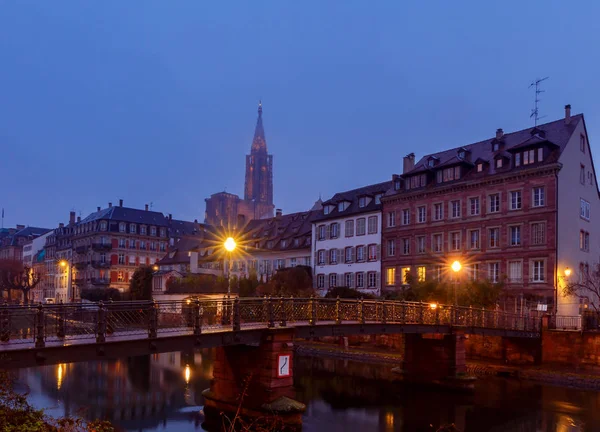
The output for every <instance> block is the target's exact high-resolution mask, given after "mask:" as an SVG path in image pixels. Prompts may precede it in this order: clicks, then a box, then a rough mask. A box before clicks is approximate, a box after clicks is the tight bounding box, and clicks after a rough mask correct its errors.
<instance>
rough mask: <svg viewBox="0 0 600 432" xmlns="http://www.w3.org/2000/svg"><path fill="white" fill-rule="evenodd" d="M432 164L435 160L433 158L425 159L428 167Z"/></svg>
mask: <svg viewBox="0 0 600 432" xmlns="http://www.w3.org/2000/svg"><path fill="white" fill-rule="evenodd" d="M434 165H435V160H434V159H433V158H431V159H429V160H428V161H427V166H428V167H430V168H431V167H433V166H434Z"/></svg>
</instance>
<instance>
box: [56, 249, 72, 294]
mask: <svg viewBox="0 0 600 432" xmlns="http://www.w3.org/2000/svg"><path fill="white" fill-rule="evenodd" d="M58 264H59V265H60V266H61V267H62V268H63V269H64V268H66V269H67V299H68V300H69V301H70V302H71V303H73V302H74V301H75V293H74V292H73V264H72V263H71V260H70V259H61V260H60V261H59V262H58Z"/></svg>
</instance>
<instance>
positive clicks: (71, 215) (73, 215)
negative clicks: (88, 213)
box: [69, 211, 75, 225]
mask: <svg viewBox="0 0 600 432" xmlns="http://www.w3.org/2000/svg"><path fill="white" fill-rule="evenodd" d="M74 223H75V212H74V211H72V212H70V213H69V225H73V224H74Z"/></svg>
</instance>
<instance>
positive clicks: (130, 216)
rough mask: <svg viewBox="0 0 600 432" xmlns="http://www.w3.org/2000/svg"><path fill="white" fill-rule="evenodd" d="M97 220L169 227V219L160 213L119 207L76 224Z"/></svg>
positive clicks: (92, 215) (102, 211) (103, 210)
mask: <svg viewBox="0 0 600 432" xmlns="http://www.w3.org/2000/svg"><path fill="white" fill-rule="evenodd" d="M97 220H114V221H119V222H130V223H139V224H147V225H156V226H159V227H161V226H164V227H166V226H168V225H169V219H168V218H167V217H165V215H164V214H162V213H159V212H155V211H148V210H140V209H134V208H130V207H120V206H113V207H108V208H105V209H102V210H100V211H97V212H94V213H92V214H90V215H89V216H87V217H86V218H85V219H82V220H81V222H78V223H77V224H78V225H79V224H84V223H87V222H92V221H97Z"/></svg>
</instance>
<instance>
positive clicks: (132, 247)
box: [129, 239, 135, 249]
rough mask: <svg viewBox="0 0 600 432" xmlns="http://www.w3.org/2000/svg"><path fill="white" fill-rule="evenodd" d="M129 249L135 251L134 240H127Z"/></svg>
mask: <svg viewBox="0 0 600 432" xmlns="http://www.w3.org/2000/svg"><path fill="white" fill-rule="evenodd" d="M129 249H135V240H134V239H129Z"/></svg>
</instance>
